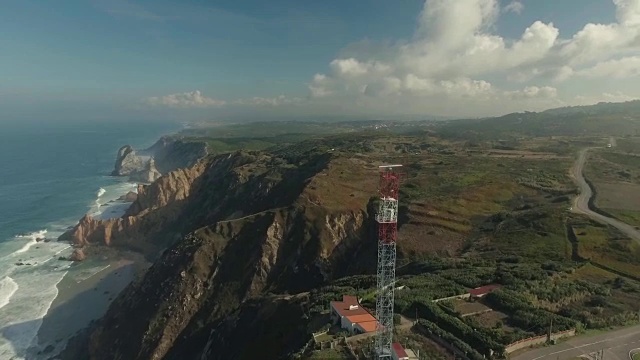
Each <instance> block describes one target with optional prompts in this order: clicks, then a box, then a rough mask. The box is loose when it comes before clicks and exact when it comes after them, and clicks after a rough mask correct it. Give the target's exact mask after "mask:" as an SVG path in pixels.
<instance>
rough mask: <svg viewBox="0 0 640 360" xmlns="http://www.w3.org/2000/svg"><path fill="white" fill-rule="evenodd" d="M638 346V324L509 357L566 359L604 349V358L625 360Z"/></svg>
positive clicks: (639, 341) (522, 359) (549, 359)
mask: <svg viewBox="0 0 640 360" xmlns="http://www.w3.org/2000/svg"><path fill="white" fill-rule="evenodd" d="M638 347H640V325H636V326H632V327H628V328H623V329H618V330H615V331H611V332H607V333H604V334H597V335H591V336H580V337H575V338H572V339H568V340H566V341H563V342H561V343H559V344H557V345H551V346H545V347H541V348H536V349H532V350H529V351H527V352H525V353H522V354H519V355H516V356H514V357H511V358H510V359H511V360H558V359H559V360H566V359H573V358H576V357H579V356H581V355H587V354H591V353H593V352H595V351H600V350H604V358H605V359H610V360H625V359H626V358H627V357H628V356H629V353H630V352H632V351H633V350H634V349H637V348H638ZM591 358H592V359H593V357H591Z"/></svg>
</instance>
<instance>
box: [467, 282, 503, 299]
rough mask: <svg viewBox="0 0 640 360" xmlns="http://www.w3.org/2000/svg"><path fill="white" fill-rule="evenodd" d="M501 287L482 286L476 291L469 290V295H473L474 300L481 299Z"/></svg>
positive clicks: (492, 285)
mask: <svg viewBox="0 0 640 360" xmlns="http://www.w3.org/2000/svg"><path fill="white" fill-rule="evenodd" d="M500 287H501V286H500V285H498V284H490V285H485V286H480V287H477V288H475V289H471V290H469V294H470V295H471V297H472V298H481V297H483V296H485V295H487V294H488V293H490V292H492V291H494V290H496V289H500Z"/></svg>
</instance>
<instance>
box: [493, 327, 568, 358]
mask: <svg viewBox="0 0 640 360" xmlns="http://www.w3.org/2000/svg"><path fill="white" fill-rule="evenodd" d="M575 335H576V329H570V330H565V331H560V332H557V333H553V334H551V336H550V337H549V336H548V335H540V336H535V337H531V338H528V339H522V340H518V341H516V342H514V343H511V344H509V345H507V346H505V347H504V351H505V353H507V354H509V353H512V352H514V351H516V350H520V349H524V348H527V347H530V346H533V345H540V344H544V343H546V342H547V340H551V341H553V340H557V339H561V338H565V337H571V336H575Z"/></svg>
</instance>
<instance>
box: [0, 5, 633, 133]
mask: <svg viewBox="0 0 640 360" xmlns="http://www.w3.org/2000/svg"><path fill="white" fill-rule="evenodd" d="M0 24H2V25H0V108H2V109H3V110H2V114H0V122H11V121H15V120H16V119H23V118H42V119H44V118H48V119H52V121H57V120H55V119H69V118H74V117H78V118H80V117H82V118H85V119H145V118H146V119H155V118H161V117H162V118H172V117H173V118H181V119H185V120H186V119H205V118H206V119H215V118H218V117H233V116H249V117H254V118H256V119H259V118H260V117H278V116H282V117H288V116H320V115H323V116H324V115H331V116H350V115H359V116H368V115H375V116H396V115H425V116H427V115H435V116H449V117H479V116H491V115H499V114H504V113H508V112H514V111H525V110H528V111H537V110H543V109H547V108H553V107H559V106H567V105H586V104H593V103H597V102H601V101H607V102H617V101H627V100H632V99H637V98H640V85H639V84H640V82H638V80H639V79H638V77H639V76H640V0H581V1H580V2H579V4H578V3H577V2H569V1H563V2H557V1H554V0H520V1H517V0H513V1H512V0H500V1H498V0H456V1H455V2H452V1H449V0H426V1H421V0H406V1H402V2H392V1H388V0H368V1H358V2H355V1H352V2H344V1H338V0H328V1H322V2H313V3H311V2H299V1H295V0H279V1H271V2H263V1H257V0H253V1H246V2H242V3H239V2H234V1H229V0H223V1H218V2H216V4H215V5H210V4H205V2H201V1H195V0H190V1H182V2H177V1H174V2H170V1H166V0H157V1H149V0H144V1H134V0H70V1H65V2H64V3H59V4H56V5H55V6H53V5H52V4H50V3H45V2H41V1H36V0H5V1H3V3H2V11H1V12H0Z"/></svg>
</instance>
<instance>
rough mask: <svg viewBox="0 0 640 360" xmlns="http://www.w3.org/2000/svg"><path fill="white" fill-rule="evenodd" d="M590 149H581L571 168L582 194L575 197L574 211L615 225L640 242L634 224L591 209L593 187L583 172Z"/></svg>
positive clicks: (639, 233)
mask: <svg viewBox="0 0 640 360" xmlns="http://www.w3.org/2000/svg"><path fill="white" fill-rule="evenodd" d="M588 151H589V149H588V148H587V149H582V150H581V151H580V153H579V154H578V160H576V163H575V164H574V166H573V168H572V169H571V174H572V176H573V177H574V178H575V179H576V181H577V182H578V185H579V186H580V195H578V196H577V197H576V198H575V199H574V201H573V208H572V211H573V212H576V213H581V214H585V215H587V216H588V217H590V218H592V219H593V220H595V221H598V222H600V223H603V224H609V225H611V226H613V227H616V228H617V229H618V230H620V231H621V232H622V233H624V234H626V235H627V236H629V237H630V238H632V239H635V240H636V241H638V242H640V231H638V230H636V229H635V228H634V227H633V226H631V225H628V224H625V223H623V222H621V221H618V220H616V219H612V218H610V217H607V216H604V215H600V214H598V213H596V212H594V211H592V210H591V209H589V199H590V198H591V196H592V194H593V192H592V191H591V187H590V186H589V184H587V182H586V181H585V179H584V176H583V174H582V173H583V169H584V164H585V162H586V161H587V153H588Z"/></svg>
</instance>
